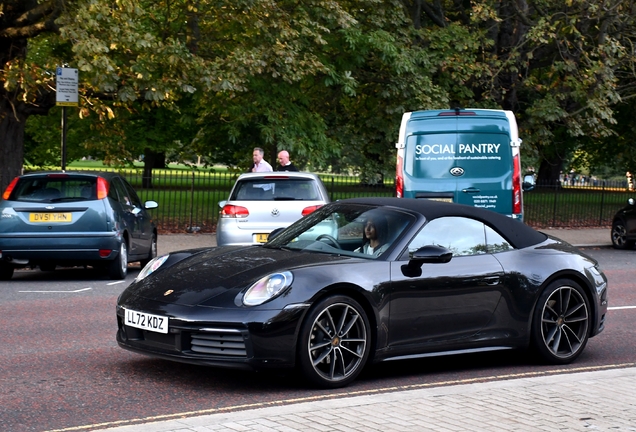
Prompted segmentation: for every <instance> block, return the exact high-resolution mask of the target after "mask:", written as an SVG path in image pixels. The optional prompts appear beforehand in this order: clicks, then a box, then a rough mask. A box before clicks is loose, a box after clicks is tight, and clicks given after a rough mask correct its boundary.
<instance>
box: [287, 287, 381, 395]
mask: <svg viewBox="0 0 636 432" xmlns="http://www.w3.org/2000/svg"><path fill="white" fill-rule="evenodd" d="M300 337H301V343H300V353H299V355H300V365H301V368H302V371H303V373H304V375H305V377H306V378H308V379H309V380H310V381H312V382H313V383H315V384H317V385H319V386H320V387H324V388H336V387H342V386H345V385H347V384H349V383H350V382H351V381H353V380H354V379H355V378H356V377H357V376H358V374H359V373H360V371H361V370H362V368H363V367H364V364H365V363H366V361H367V358H368V356H369V349H370V341H369V321H368V319H367V316H366V314H365V312H364V310H363V309H362V307H361V306H360V305H359V304H358V302H356V301H355V300H353V299H351V298H349V297H345V296H334V297H329V298H326V299H324V300H322V301H321V302H320V303H318V304H317V305H316V306H315V307H314V308H313V310H312V311H311V312H310V313H309V315H308V317H307V319H306V321H305V323H304V325H303V330H302V332H301V336H300Z"/></svg>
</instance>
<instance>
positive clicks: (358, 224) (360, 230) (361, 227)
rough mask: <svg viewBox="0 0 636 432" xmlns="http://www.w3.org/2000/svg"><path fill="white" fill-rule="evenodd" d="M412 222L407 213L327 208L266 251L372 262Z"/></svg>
mask: <svg viewBox="0 0 636 432" xmlns="http://www.w3.org/2000/svg"><path fill="white" fill-rule="evenodd" d="M414 220H415V217H414V216H412V215H411V214H409V213H406V212H403V211H400V210H397V209H393V208H385V207H375V206H368V205H360V204H348V205H343V204H337V203H334V204H331V205H328V206H325V207H323V208H321V209H319V210H318V211H316V212H314V213H312V214H310V215H309V216H307V217H305V218H303V219H301V220H300V221H298V222H296V223H295V224H293V225H292V226H290V227H289V228H287V229H286V230H284V231H283V232H281V233H280V234H278V235H276V236H274V238H273V239H272V240H270V241H269V242H268V243H267V244H266V247H273V248H287V249H296V250H305V251H315V252H322V253H334V254H341V255H350V256H359V257H365V258H370V259H376V258H379V257H381V256H382V255H384V254H385V252H388V251H389V250H390V249H391V247H392V246H393V243H394V242H395V240H396V239H397V238H398V237H400V235H401V234H402V233H403V232H404V230H405V229H406V228H407V227H408V226H409V225H410V224H411V223H413V221H414Z"/></svg>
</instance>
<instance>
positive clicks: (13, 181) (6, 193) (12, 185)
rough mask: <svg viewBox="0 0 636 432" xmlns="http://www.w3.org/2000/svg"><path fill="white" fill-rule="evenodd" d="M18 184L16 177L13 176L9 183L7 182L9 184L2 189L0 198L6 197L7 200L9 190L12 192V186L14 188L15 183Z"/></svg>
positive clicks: (9, 193)
mask: <svg viewBox="0 0 636 432" xmlns="http://www.w3.org/2000/svg"><path fill="white" fill-rule="evenodd" d="M17 184H18V178H17V177H16V178H14V179H13V180H12V181H11V183H9V186H7V188H6V189H5V190H4V193H3V194H2V199H6V200H8V199H9V197H10V196H11V192H13V188H15V185H17Z"/></svg>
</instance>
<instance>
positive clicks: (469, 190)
mask: <svg viewBox="0 0 636 432" xmlns="http://www.w3.org/2000/svg"><path fill="white" fill-rule="evenodd" d="M462 192H464V193H479V192H480V190H479V189H477V188H475V187H469V188H466V189H462Z"/></svg>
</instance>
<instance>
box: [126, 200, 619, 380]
mask: <svg viewBox="0 0 636 432" xmlns="http://www.w3.org/2000/svg"><path fill="white" fill-rule="evenodd" d="M321 224H322V225H323V226H325V227H326V226H330V227H331V228H332V230H331V233H330V234H327V233H326V232H325V230H324V229H321V230H317V231H316V230H315V227H317V226H319V225H321ZM383 245H385V246H383ZM371 249H373V251H372V250H371ZM606 313H607V279H606V277H605V276H604V274H603V273H602V272H601V270H600V269H599V266H598V263H597V262H596V261H594V260H593V259H592V258H590V257H588V256H587V255H585V254H583V253H582V252H580V251H579V250H578V249H576V248H575V247H573V246H571V245H570V244H568V243H565V242H563V241H561V240H559V239H556V238H552V237H548V236H547V235H546V234H543V233H540V232H537V231H535V230H533V229H532V228H530V227H528V226H527V225H524V224H523V223H522V222H520V221H518V220H514V219H512V218H510V217H507V216H505V215H502V214H498V213H494V212H491V211H489V210H484V209H479V208H474V207H472V206H465V205H461V204H453V203H445V202H437V201H433V200H419V199H409V198H358V199H346V200H341V201H337V202H333V203H330V204H327V205H325V206H324V207H322V208H320V209H318V210H316V211H315V212H313V213H311V214H310V215H308V216H307V217H305V218H302V219H300V220H298V221H297V222H295V223H294V224H292V225H291V226H289V227H288V228H287V229H285V230H283V231H282V232H281V233H279V234H278V235H276V236H275V237H274V238H272V239H271V240H270V241H269V242H268V243H266V244H265V245H260V246H246V247H239V246H223V247H215V248H204V249H193V250H186V251H178V252H174V253H172V254H169V255H165V256H162V257H159V258H156V259H155V260H153V261H152V262H151V263H150V264H148V265H147V266H146V267H145V268H144V269H143V270H142V271H141V272H140V274H139V275H138V276H137V278H136V280H135V281H134V282H133V283H132V284H131V285H130V286H129V287H128V288H126V289H125V290H124V291H123V293H122V294H121V295H120V297H119V299H118V301H117V310H116V314H117V321H118V327H119V329H118V332H117V342H118V343H119V345H120V346H121V347H123V348H125V349H128V350H131V351H135V352H138V353H142V354H146V355H150V356H155V357H159V358H164V359H169V360H174V361H181V362H185V363H194V364H201V365H209V366H216V367H228V368H245V369H256V370H260V369H267V368H284V367H288V368H291V367H298V368H299V369H300V370H301V371H302V373H303V374H304V376H305V377H306V378H307V379H308V380H309V381H310V382H312V383H314V384H316V385H318V386H320V387H326V388H334V387H340V386H344V385H347V384H348V383H350V382H351V381H352V380H354V379H355V378H356V376H357V375H358V374H359V373H360V371H361V370H362V368H363V367H364V366H365V364H368V363H371V362H382V361H387V360H398V359H404V358H415V357H420V356H422V357H423V356H431V355H447V354H461V353H465V352H478V351H491V350H504V349H526V348H528V347H531V348H532V349H533V350H534V351H535V352H536V353H538V354H539V356H540V357H541V358H542V359H543V360H544V361H546V362H550V363H554V364H565V363H569V362H571V361H573V360H574V359H576V358H577V357H578V356H579V355H580V354H581V352H582V351H583V349H584V347H585V345H586V343H587V341H588V338H589V337H593V336H595V335H597V334H599V333H600V332H601V331H602V330H603V328H604V325H605V318H606Z"/></svg>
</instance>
